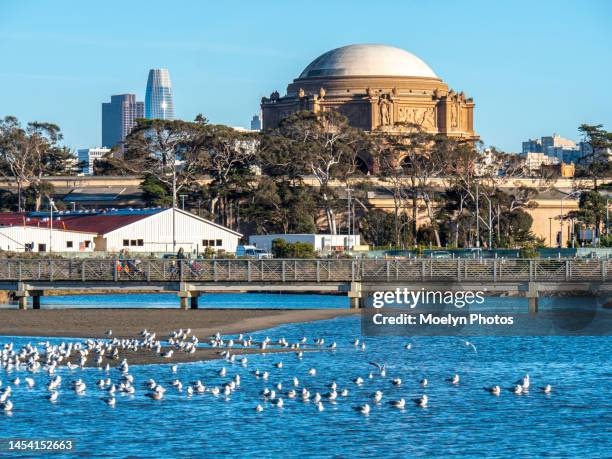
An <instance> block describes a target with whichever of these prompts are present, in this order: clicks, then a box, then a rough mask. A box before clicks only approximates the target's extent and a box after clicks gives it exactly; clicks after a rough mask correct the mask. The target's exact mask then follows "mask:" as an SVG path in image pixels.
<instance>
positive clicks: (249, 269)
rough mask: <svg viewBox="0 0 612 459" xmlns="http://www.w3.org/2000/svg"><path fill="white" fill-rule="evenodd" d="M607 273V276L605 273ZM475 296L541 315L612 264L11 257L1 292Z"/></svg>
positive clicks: (591, 288)
mask: <svg viewBox="0 0 612 459" xmlns="http://www.w3.org/2000/svg"><path fill="white" fill-rule="evenodd" d="M608 272H610V275H608ZM396 288H402V289H403V288H408V289H410V290H419V289H425V290H433V291H458V290H465V291H476V290H481V291H484V292H486V293H487V294H490V295H500V294H514V295H522V296H523V297H525V298H528V300H529V309H530V311H531V312H537V308H538V298H539V296H540V295H541V294H546V292H557V293H559V292H561V293H564V294H567V295H585V294H591V295H599V294H602V293H610V292H611V291H612V260H608V259H578V258H576V259H574V258H572V259H484V258H482V259H435V258H431V259H430V258H427V259H426V258H421V259H419V258H414V259H380V260H379V259H273V260H246V259H201V260H200V259H198V260H166V259H146V260H117V259H97V258H75V259H32V260H27V259H6V260H2V262H0V290H8V291H12V292H14V296H15V298H16V299H17V300H18V302H19V307H20V308H22V309H25V308H27V307H28V303H29V302H28V298H30V297H31V298H32V307H33V308H34V309H38V308H40V297H41V296H43V295H45V292H49V291H53V290H83V289H86V290H91V291H92V293H95V292H96V291H99V292H104V291H109V290H112V291H119V292H126V293H129V292H135V291H138V292H177V294H178V297H179V301H180V305H181V307H182V308H183V309H188V308H192V309H197V308H198V301H199V297H200V296H201V295H202V294H204V293H211V292H296V293H298V292H299V293H339V294H345V295H347V296H348V297H349V298H350V301H351V307H355V308H358V307H364V306H365V304H366V301H367V298H368V296H369V294H370V293H371V292H374V291H380V290H395V289H396Z"/></svg>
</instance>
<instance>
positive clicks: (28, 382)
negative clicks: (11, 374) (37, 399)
mask: <svg viewBox="0 0 612 459" xmlns="http://www.w3.org/2000/svg"><path fill="white" fill-rule="evenodd" d="M24 381H25V383H26V386H28V388H29V389H31V388H32V387H34V380H33V379H32V378H25V379H24Z"/></svg>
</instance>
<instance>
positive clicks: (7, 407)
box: [2, 400, 13, 413]
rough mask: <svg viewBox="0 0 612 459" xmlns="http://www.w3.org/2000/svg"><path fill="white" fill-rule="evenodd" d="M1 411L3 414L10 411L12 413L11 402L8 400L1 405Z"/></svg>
mask: <svg viewBox="0 0 612 459" xmlns="http://www.w3.org/2000/svg"><path fill="white" fill-rule="evenodd" d="M2 409H3V410H4V412H5V413H10V412H11V411H13V402H11V401H10V400H7V401H6V402H4V404H3V405H2Z"/></svg>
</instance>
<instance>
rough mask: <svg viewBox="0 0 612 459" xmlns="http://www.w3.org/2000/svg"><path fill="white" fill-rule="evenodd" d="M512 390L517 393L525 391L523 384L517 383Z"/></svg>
mask: <svg viewBox="0 0 612 459" xmlns="http://www.w3.org/2000/svg"><path fill="white" fill-rule="evenodd" d="M512 392H513V393H514V394H516V395H521V394H522V393H523V386H521V385H520V384H517V385H516V386H514V389H512Z"/></svg>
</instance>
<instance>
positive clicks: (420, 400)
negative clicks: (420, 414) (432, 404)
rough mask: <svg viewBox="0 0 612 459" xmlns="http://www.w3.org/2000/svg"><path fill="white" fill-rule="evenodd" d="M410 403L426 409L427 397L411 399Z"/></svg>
mask: <svg viewBox="0 0 612 459" xmlns="http://www.w3.org/2000/svg"><path fill="white" fill-rule="evenodd" d="M412 401H413V402H414V403H415V404H416V406H418V407H420V408H427V402H428V401H429V399H428V398H427V395H422V396H421V397H420V398H413V399H412Z"/></svg>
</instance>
